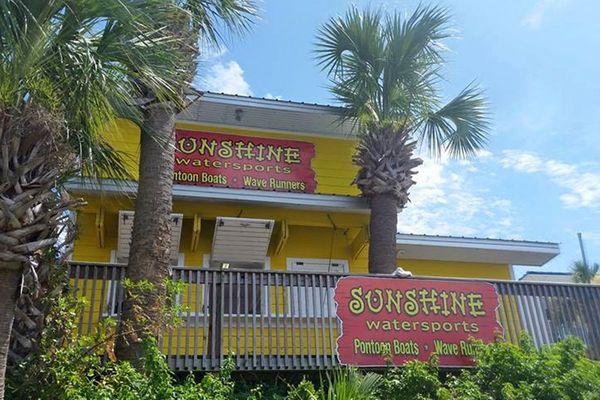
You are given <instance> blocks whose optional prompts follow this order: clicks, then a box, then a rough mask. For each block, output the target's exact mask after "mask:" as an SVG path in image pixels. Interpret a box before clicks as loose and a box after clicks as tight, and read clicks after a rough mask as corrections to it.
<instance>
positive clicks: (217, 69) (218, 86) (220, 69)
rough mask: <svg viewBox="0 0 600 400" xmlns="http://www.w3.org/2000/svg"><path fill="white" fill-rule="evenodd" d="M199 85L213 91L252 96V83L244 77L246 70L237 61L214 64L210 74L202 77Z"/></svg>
mask: <svg viewBox="0 0 600 400" xmlns="http://www.w3.org/2000/svg"><path fill="white" fill-rule="evenodd" d="M199 87H200V88H201V89H203V90H209V91H212V92H223V93H228V94H239V95H243V96H252V90H251V89H250V85H249V84H248V82H246V79H245V78H244V70H243V69H242V67H241V66H240V65H239V64H238V63H237V62H235V61H229V62H227V63H221V62H218V63H216V64H213V65H212V66H211V67H210V69H209V71H208V75H207V76H206V77H205V78H204V79H202V78H200V82H199Z"/></svg>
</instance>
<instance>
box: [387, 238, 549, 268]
mask: <svg viewBox="0 0 600 400" xmlns="http://www.w3.org/2000/svg"><path fill="white" fill-rule="evenodd" d="M396 243H397V249H398V258H404V259H416V260H441V261H463V262H484V263H498V264H510V265H530V266H541V265H544V264H545V263H547V262H548V261H550V260H551V259H553V258H554V257H556V256H557V255H558V254H560V248H559V245H558V244H557V243H550V242H534V241H525V240H505V239H488V238H471V237H454V236H431V235H412V234H405V233H399V234H397V235H396Z"/></svg>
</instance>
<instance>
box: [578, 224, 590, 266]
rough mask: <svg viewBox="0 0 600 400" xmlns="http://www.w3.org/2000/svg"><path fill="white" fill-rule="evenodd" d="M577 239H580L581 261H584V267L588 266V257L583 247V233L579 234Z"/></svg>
mask: <svg viewBox="0 0 600 400" xmlns="http://www.w3.org/2000/svg"><path fill="white" fill-rule="evenodd" d="M577 238H578V239H579V248H580V249H581V259H582V260H583V265H585V266H586V267H587V266H588V262H587V257H586V256H585V248H584V247H583V238H582V237H581V232H577Z"/></svg>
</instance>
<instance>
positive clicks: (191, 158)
mask: <svg viewBox="0 0 600 400" xmlns="http://www.w3.org/2000/svg"><path fill="white" fill-rule="evenodd" d="M314 156H315V147H314V145H313V144H312V143H308V142H301V141H297V140H282V139H271V138H261V137H251V136H238V135H226V134H221V133H213V132H196V131H187V130H181V129H178V130H177V146H176V152H175V173H174V176H173V179H174V182H175V183H178V184H183V185H198V186H220V187H230V188H237V189H256V190H270V191H280V192H303V193H313V192H314V191H315V188H316V186H317V182H316V180H315V172H314V171H313V169H312V167H311V160H312V159H313V157H314Z"/></svg>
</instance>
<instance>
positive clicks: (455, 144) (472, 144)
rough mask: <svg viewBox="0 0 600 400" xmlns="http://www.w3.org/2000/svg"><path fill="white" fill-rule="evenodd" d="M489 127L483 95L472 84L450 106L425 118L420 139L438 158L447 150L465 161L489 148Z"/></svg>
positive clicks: (447, 105) (449, 103)
mask: <svg viewBox="0 0 600 400" xmlns="http://www.w3.org/2000/svg"><path fill="white" fill-rule="evenodd" d="M489 127H490V120H489V116H488V106H487V102H486V100H485V98H484V96H483V93H482V91H481V89H479V88H478V87H476V86H473V85H470V86H468V87H467V88H466V89H464V90H463V91H462V92H461V93H460V94H459V95H458V96H456V97H455V98H454V99H452V100H451V101H450V102H448V104H446V105H445V106H443V107H442V108H440V109H439V110H437V111H435V112H432V113H430V114H427V115H426V116H425V117H424V119H423V122H422V129H421V131H420V139H421V141H422V143H424V144H425V145H426V146H427V147H428V148H429V151H430V153H432V154H434V155H436V156H439V155H440V154H441V152H442V151H447V152H448V153H449V154H450V155H451V156H453V157H458V158H464V157H469V156H472V155H474V154H475V153H476V152H477V151H478V150H481V149H482V148H483V147H484V146H485V144H486V143H487V140H488V135H489Z"/></svg>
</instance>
